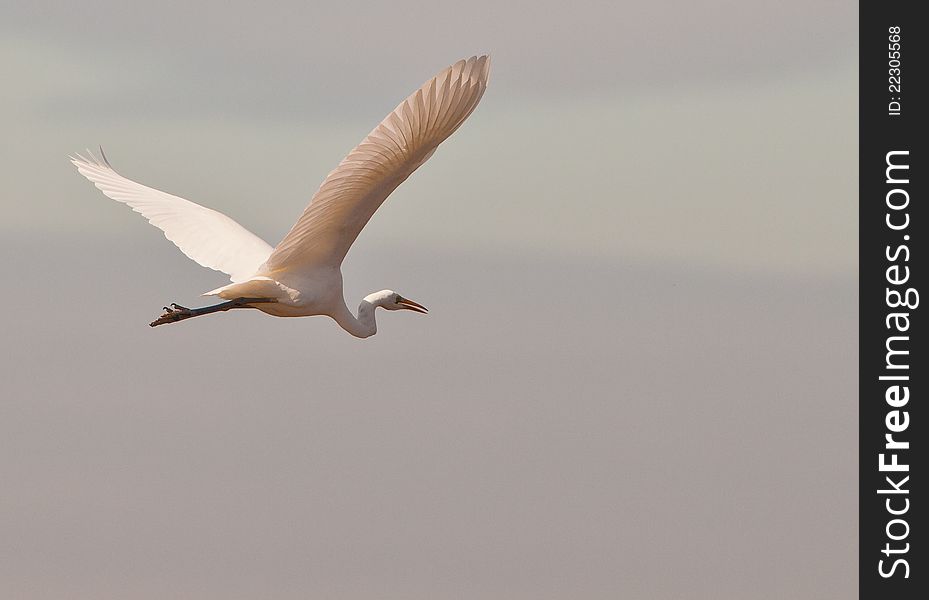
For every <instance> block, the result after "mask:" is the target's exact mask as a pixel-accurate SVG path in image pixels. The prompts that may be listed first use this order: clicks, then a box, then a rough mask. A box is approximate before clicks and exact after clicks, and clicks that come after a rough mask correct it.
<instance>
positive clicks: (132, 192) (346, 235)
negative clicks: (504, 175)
mask: <svg viewBox="0 0 929 600" xmlns="http://www.w3.org/2000/svg"><path fill="white" fill-rule="evenodd" d="M489 71H490V58H489V57H488V56H480V57H471V58H470V59H468V60H460V61H458V62H457V63H455V64H454V65H452V66H450V67H448V68H446V69H444V70H443V71H441V72H440V73H439V74H438V75H436V76H435V77H434V78H432V79H431V80H429V81H428V82H426V83H425V84H424V85H423V86H422V87H421V88H419V89H418V90H417V91H416V92H414V93H413V94H411V95H410V96H409V97H408V98H407V99H406V100H404V101H403V102H401V103H400V105H399V106H397V108H396V109H394V111H393V112H391V113H390V114H389V115H387V117H386V118H385V119H384V120H383V121H382V122H381V123H380V125H378V126H377V127H375V128H374V130H373V131H372V132H371V133H369V134H368V136H367V137H366V138H365V139H364V140H363V141H362V142H361V143H360V144H359V145H358V146H357V147H355V149H354V150H352V151H351V152H350V153H349V154H348V156H346V157H345V159H344V160H342V162H341V163H340V164H339V166H338V167H337V168H336V169H335V170H334V171H332V172H331V173H329V175H328V177H326V180H325V181H324V182H323V184H322V185H321V186H320V188H319V190H318V191H317V192H316V194H315V195H314V196H313V199H312V200H311V201H310V204H309V206H307V208H306V210H304V211H303V214H302V215H301V216H300V218H299V219H297V222H296V223H295V224H294V226H293V227H292V228H291V230H290V232H289V233H288V234H287V235H286V236H284V239H283V240H281V242H280V243H279V244H278V245H277V247H276V248H272V247H271V246H270V245H269V244H267V243H266V242H265V241H264V240H262V239H261V238H259V237H258V236H256V235H255V234H253V233H251V232H250V231H248V230H247V229H245V228H244V227H242V226H241V225H239V224H238V223H237V222H235V221H234V220H232V219H230V218H229V217H227V216H226V215H224V214H222V213H220V212H217V211H215V210H211V209H209V208H206V207H203V206H200V205H199V204H195V203H193V202H190V201H189V200H184V199H183V198H179V197H177V196H172V195H171V194H167V193H164V192H161V191H158V190H156V189H153V188H150V187H147V186H144V185H141V184H139V183H136V182H134V181H131V180H129V179H126V178H125V177H123V176H122V175H120V174H119V173H117V172H116V171H115V170H114V169H113V167H112V166H110V164H109V162H108V161H107V160H106V157H105V156H103V155H102V151H101V158H100V159H99V160H98V159H96V158H95V157H94V156H93V155H88V156H86V157H85V156H82V155H77V156H75V157H72V159H71V161H72V162H73V163H74V165H75V166H77V169H78V171H79V172H80V173H81V175H83V176H84V177H86V178H87V179H89V180H90V181H92V182H93V183H94V185H96V186H97V188H99V189H100V191H102V192H103V193H104V194H105V195H106V196H108V197H110V198H112V199H113V200H117V201H119V202H123V203H125V204H128V205H129V206H131V207H132V209H133V210H135V211H136V212H138V213H141V214H142V215H143V216H144V217H145V218H146V219H148V221H149V222H150V223H151V224H152V225H154V226H156V227H158V228H159V229H161V230H162V231H164V234H165V237H166V238H168V239H169V240H171V241H172V242H174V244H175V245H176V246H177V247H178V248H180V250H181V251H182V252H183V253H184V254H186V255H187V256H188V257H190V258H191V259H193V260H194V261H196V262H197V263H199V264H201V265H203V266H204V267H209V268H211V269H216V270H218V271H222V272H224V273H226V274H228V275H229V277H230V279H231V280H232V283H231V284H230V285H227V286H224V287H221V288H218V289H216V290H212V291H211V292H207V294H208V295H217V296H219V297H221V298H224V299H227V300H229V302H225V303H222V304H219V305H215V306H212V307H205V308H199V309H187V308H184V307H179V306H177V305H173V306H174V307H175V308H173V309H166V312H165V314H164V315H162V317H160V318H159V319H158V320H156V321H155V322H153V323H152V325H153V326H154V325H160V324H162V323H170V322H174V321H179V320H182V319H186V318H189V317H193V316H198V315H201V314H208V313H210V312H217V311H222V310H229V309H231V308H257V309H259V310H261V311H264V312H266V313H268V314H271V315H275V316H294V317H296V316H310V315H328V316H330V317H332V318H333V319H335V320H336V321H337V322H338V323H339V325H341V326H342V327H343V328H344V329H346V331H348V332H349V333H351V334H352V335H355V336H357V337H368V336H370V335H373V334H374V333H375V332H376V331H377V326H376V323H375V320H374V309H375V308H377V307H378V306H380V307H383V308H385V309H387V310H401V309H407V310H415V311H417V312H425V309H424V308H423V307H422V306H420V305H419V304H416V303H415V302H412V301H410V300H407V299H405V298H403V297H401V296H400V295H399V294H397V293H395V292H392V291H390V290H384V291H382V292H376V293H374V294H370V295H369V296H366V297H365V299H364V300H362V302H361V305H360V307H359V310H358V316H357V317H356V316H355V315H353V314H352V313H351V312H350V311H349V310H348V308H347V307H346V305H345V301H344V299H343V296H342V274H341V264H342V260H343V259H344V258H345V255H346V253H347V252H348V250H349V248H350V247H351V245H352V243H354V241H355V239H356V238H357V237H358V234H359V233H360V232H361V230H362V229H363V228H364V226H365V225H366V224H367V222H368V220H369V219H370V218H371V216H372V215H373V214H374V213H375V211H377V209H378V207H380V205H381V204H383V202H384V200H386V199H387V196H389V195H390V193H391V192H393V191H394V189H396V188H397V186H398V185H400V184H401V183H403V181H405V180H406V179H407V177H409V176H410V175H411V174H412V173H413V171H415V170H416V169H417V168H418V167H419V166H420V165H422V164H423V163H424V162H426V160H428V159H429V157H430V156H432V153H433V152H435V149H436V147H437V146H438V145H439V144H440V143H442V142H443V141H445V140H446V139H447V138H448V137H449V136H450V135H451V134H452V133H454V131H455V130H456V129H458V127H459V126H460V125H461V124H462V123H463V122H464V121H465V119H467V118H468V116H469V115H470V114H471V112H472V111H474V109H475V108H476V107H477V104H478V102H480V99H481V96H482V95H483V94H484V90H485V89H486V88H487V80H488V76H489Z"/></svg>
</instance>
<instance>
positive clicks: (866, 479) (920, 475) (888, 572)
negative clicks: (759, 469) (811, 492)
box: [859, 0, 929, 600]
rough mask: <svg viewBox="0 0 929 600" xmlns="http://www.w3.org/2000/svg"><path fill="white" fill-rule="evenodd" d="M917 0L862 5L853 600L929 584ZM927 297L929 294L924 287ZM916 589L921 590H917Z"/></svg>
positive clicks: (924, 155) (922, 29) (921, 65)
mask: <svg viewBox="0 0 929 600" xmlns="http://www.w3.org/2000/svg"><path fill="white" fill-rule="evenodd" d="M919 8H925V7H924V6H921V4H920V3H917V2H911V3H904V2H876V1H873V0H872V1H866V2H863V3H862V4H861V7H860V25H859V35H860V46H859V47H860V75H859V90H860V104H859V124H860V151H859V191H860V198H859V203H860V210H859V219H860V246H859V258H860V260H859V264H860V279H859V281H860V283H859V286H860V287H859V294H860V296H859V298H860V313H859V319H860V350H861V351H860V354H859V356H860V369H859V374H860V378H861V379H860V398H859V416H860V424H859V435H860V441H859V443H860V450H859V453H860V454H859V461H860V462H859V469H860V480H859V483H860V487H859V495H860V496H859V507H860V518H859V526H860V530H859V543H860V547H859V569H860V571H859V578H860V590H861V592H860V594H861V598H874V599H885V598H886V599H895V600H903V599H906V598H926V597H927V596H925V594H926V591H925V590H927V589H929V564H927V563H926V560H927V556H929V553H927V551H926V544H929V532H927V531H926V526H927V525H926V524H927V519H926V515H927V514H929V506H927V503H929V497H927V495H926V494H925V492H923V493H917V492H916V491H915V490H916V489H917V488H918V489H923V490H925V489H929V486H927V483H929V465H927V462H926V460H925V458H924V457H925V450H924V447H925V445H926V444H929V426H927V424H926V421H927V419H929V411H927V410H926V408H925V407H924V406H923V405H924V404H925V403H927V402H929V396H927V395H929V369H927V367H929V365H927V363H926V360H925V354H924V352H923V351H922V349H923V348H925V346H926V344H925V340H924V338H925V337H926V336H927V335H929V328H927V327H926V325H925V324H924V321H925V318H924V317H922V313H923V312H925V311H924V310H923V309H922V307H921V304H922V302H923V301H925V302H929V295H927V296H926V297H925V298H922V297H921V295H920V292H922V291H924V289H925V286H924V283H925V282H926V281H929V277H927V271H929V260H926V248H927V245H926V239H925V238H926V236H927V235H929V223H927V219H929V211H927V210H926V208H925V204H926V203H927V202H929V198H927V196H926V194H927V190H929V187H927V185H926V180H927V178H929V168H927V165H929V152H926V150H925V147H926V139H925V136H926V133H927V131H926V128H925V126H924V123H925V119H924V113H925V112H926V111H929V97H927V95H926V93H925V89H926V86H925V84H924V81H925V79H926V78H927V77H929V61H927V60H926V52H925V48H926V40H927V35H929V22H926V20H925V19H922V21H921V20H920V19H918V18H917V16H916V10H917V9H919ZM927 294H929V291H927ZM917 589H921V591H922V594H917V592H916V590H917Z"/></svg>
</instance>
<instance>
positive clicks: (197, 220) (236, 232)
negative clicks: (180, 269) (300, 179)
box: [71, 149, 273, 282]
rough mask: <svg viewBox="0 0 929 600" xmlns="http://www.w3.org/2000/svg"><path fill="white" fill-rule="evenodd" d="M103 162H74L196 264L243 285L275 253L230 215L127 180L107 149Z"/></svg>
mask: <svg viewBox="0 0 929 600" xmlns="http://www.w3.org/2000/svg"><path fill="white" fill-rule="evenodd" d="M100 156H101V159H100V160H97V158H96V157H95V156H94V155H93V154H90V153H89V152H88V156H87V157H84V156H81V155H80V154H78V155H76V156H72V157H71V162H72V163H73V164H74V165H75V166H76V167H77V170H78V172H79V173H80V174H81V175H83V176H84V177H86V178H87V179H89V180H90V181H92V182H93V184H94V185H95V186H97V188H98V189H99V190H100V191H101V192H103V193H104V194H106V195H107V196H108V197H110V198H112V199H113V200H116V201H118V202H122V203H123V204H128V205H129V206H131V207H132V210H134V211H136V212H137V213H141V214H142V216H143V217H145V218H146V219H148V222H149V223H151V224H152V225H154V226H155V227H157V228H158V229H161V230H162V231H163V232H164V234H165V237H166V238H168V239H169V240H171V241H172V242H174V245H175V246H177V247H178V248H180V250H181V252H183V253H184V254H186V255H187V256H188V257H189V258H191V259H192V260H194V261H196V262H197V263H199V264H201V265H203V266H204V267H208V268H210V269H215V270H217V271H222V272H223V273H226V274H227V275H229V277H230V278H231V279H232V281H234V282H238V281H244V280H246V279H248V278H249V277H250V276H252V275H254V274H255V272H256V271H257V270H258V267H260V266H261V265H262V264H263V263H264V262H265V261H266V260H267V259H268V256H270V254H271V251H272V250H273V248H271V246H270V245H268V243H267V242H265V241H264V240H262V239H261V238H259V237H258V236H256V235H255V234H254V233H252V232H250V231H249V230H247V229H245V228H244V227H242V226H241V225H239V224H238V223H236V222H235V221H233V220H232V219H230V218H229V217H227V216H226V215H224V214H222V213H220V212H217V211H215V210H211V209H209V208H206V207H204V206H200V205H199V204H194V203H193V202H190V201H189V200H184V199H183V198H178V197H177V196H172V195H171V194H166V193H164V192H160V191H158V190H156V189H153V188H150V187H146V186H144V185H142V184H140V183H136V182H134V181H132V180H129V179H126V178H125V177H123V176H122V175H120V174H119V173H117V172H116V171H115V170H114V169H113V167H112V166H110V163H109V162H108V161H107V159H106V156H104V155H103V150H102V149H101V150H100Z"/></svg>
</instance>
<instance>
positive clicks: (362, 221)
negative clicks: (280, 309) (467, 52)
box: [267, 56, 490, 272]
mask: <svg viewBox="0 0 929 600" xmlns="http://www.w3.org/2000/svg"><path fill="white" fill-rule="evenodd" d="M489 72H490V57H488V56H481V57H471V58H469V59H468V60H460V61H458V62H457V63H455V64H454V65H452V66H450V67H448V68H447V69H445V70H444V71H442V72H441V73H439V74H438V75H436V76H435V77H434V78H433V79H432V80H430V81H428V82H426V84H425V85H423V86H422V87H421V88H419V89H418V90H417V91H416V92H414V93H413V94H412V95H411V96H410V97H409V98H407V99H406V100H404V101H403V102H401V103H400V105H399V106H398V107H397V108H396V109H394V111H393V112H392V113H390V114H389V115H387V118H386V119H384V120H383V121H382V122H381V124H380V125H378V126H377V127H376V128H375V129H374V131H372V132H371V133H369V134H368V137H366V138H365V139H364V141H362V142H361V144H359V145H358V146H357V147H356V148H355V149H354V150H352V151H351V152H350V153H349V155H348V156H346V157H345V159H344V160H343V161H342V162H341V164H339V166H338V167H337V168H336V169H335V170H334V171H333V172H331V173H330V174H329V176H328V177H326V180H325V181H324V182H323V184H322V186H320V188H319V191H317V192H316V195H315V196H313V199H312V200H311V201H310V205H309V206H307V208H306V210H304V211H303V214H302V215H301V216H300V218H299V219H298V220H297V222H296V223H295V224H294V226H293V228H292V229H291V230H290V232H289V233H288V234H287V235H286V236H285V237H284V239H283V240H281V243H280V244H278V246H277V248H275V249H274V252H273V253H272V254H271V257H270V258H269V259H268V264H267V270H268V271H270V272H274V271H282V270H289V269H299V268H301V267H307V266H310V265H314V266H315V265H327V266H335V267H337V266H339V265H340V264H341V263H342V259H344V258H345V255H346V254H347V253H348V249H349V248H350V247H351V245H352V243H354V241H355V238H357V237H358V234H359V233H360V232H361V230H362V229H363V228H364V226H365V225H366V224H367V222H368V220H369V219H370V218H371V215H373V214H374V212H375V211H376V210H377V209H378V207H379V206H380V205H381V204H383V202H384V200H385V199H387V196H389V195H390V193H391V192H392V191H394V189H396V187H397V186H398V185H400V184H401V183H403V181H404V180H405V179H406V178H407V177H409V176H410V175H411V174H412V173H413V171H415V170H416V169H417V168H418V167H419V166H420V165H421V164H423V163H424V162H426V160H427V159H428V158H429V157H430V156H432V153H433V152H435V149H436V147H437V146H438V145H439V144H440V143H442V142H443V141H445V139H446V138H448V136H450V135H451V134H452V133H454V131H455V130H456V129H458V127H459V126H460V125H461V124H462V123H463V122H464V120H465V119H467V118H468V115H470V114H471V112H472V111H473V110H474V108H475V107H476V106H477V103H478V102H479V101H480V99H481V96H482V95H483V94H484V90H485V89H487V77H488V75H489Z"/></svg>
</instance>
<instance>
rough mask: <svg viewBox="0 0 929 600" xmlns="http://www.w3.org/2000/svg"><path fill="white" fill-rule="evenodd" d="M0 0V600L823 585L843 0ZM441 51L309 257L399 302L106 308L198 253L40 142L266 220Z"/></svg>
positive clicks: (842, 168) (846, 484) (847, 323)
mask: <svg viewBox="0 0 929 600" xmlns="http://www.w3.org/2000/svg"><path fill="white" fill-rule="evenodd" d="M0 7H2V9H0V75H2V78H3V92H2V93H0V115H2V116H0V124H2V126H3V131H4V135H5V137H6V143H4V144H0V164H3V165H4V166H3V173H4V192H3V194H2V195H0V214H2V215H3V216H2V218H0V257H2V260H0V298H2V301H0V302H2V305H0V307H2V309H3V313H4V319H3V325H2V330H0V331H2V338H0V339H2V340H3V341H2V348H3V351H4V353H5V359H4V360H3V361H0V481H2V482H3V483H2V491H0V596H3V597H15V598H28V599H32V598H36V599H38V598H42V599H45V598H49V599H50V598H62V597H67V598H87V599H91V598H93V599H98V598H116V597H118V598H127V599H153V600H154V599H161V598H166V597H170V598H191V599H193V598H198V599H201V598H224V599H236V598H243V599H244V598H256V597H260V598H307V597H311V598H319V597H324V598H351V599H354V598H398V599H399V598H404V599H409V598H423V599H426V598H429V599H434V598H500V599H504V598H506V599H515V598H526V599H530V598H531V599H541V598H552V599H554V598H570V597H574V598H655V599H664V598H682V597H685V598H708V599H709V598H713V599H718V598H739V599H743V598H817V599H818V598H848V597H852V596H853V594H855V593H856V591H857V453H856V448H857V412H856V411H857V381H856V377H857V347H856V344H857V267H858V265H857V248H858V246H857V203H858V192H857V169H858V165H857V159H858V154H857V136H858V125H857V110H858V100H857V93H858V63H857V29H858V22H857V16H858V7H857V4H856V3H851V2H799V1H794V0H790V1H788V2H782V3H776V4H775V3H766V2H722V1H698V2H689V3H682V2H582V1H579V2H571V3H553V4H550V5H548V4H544V3H539V2H532V3H529V2H525V3H521V2H510V3H505V5H503V6H499V5H498V4H497V3H494V2H489V1H483V0H481V1H475V2H469V3H467V4H464V3H449V2H436V1H432V2H422V3H418V2H417V3H413V2H393V3H383V4H381V5H371V4H365V3H358V2H339V3H329V4H326V5H318V4H317V5H314V4H310V3H302V2H279V3H275V4H274V5H273V8H269V5H267V4H265V3H257V2H255V3H246V2H238V3H227V2H199V3H196V6H189V5H188V4H186V3H182V2H158V3H151V4H145V5H140V4H135V3H126V2H109V1H106V2H83V3H75V4H73V5H71V6H62V5H59V4H53V3H48V4H47V5H45V6H42V3H33V4H31V5H29V6H26V5H25V3H16V4H14V3H12V2H6V1H5V0H2V1H0ZM482 52H491V53H492V54H493V61H494V66H493V72H492V76H491V83H490V87H489V89H488V91H487V93H486V94H485V96H484V99H483V101H482V103H481V105H480V107H479V108H478V110H477V111H476V112H475V113H474V114H473V115H472V117H471V118H470V119H469V120H468V122H467V123H466V124H465V125H464V126H463V127H462V128H461V129H460V130H459V131H458V132H457V133H456V134H455V135H454V136H453V137H452V139H450V140H449V141H448V142H447V143H446V144H445V145H443V146H442V147H441V148H440V150H439V151H438V152H437V153H436V155H435V156H434V157H433V158H432V159H431V160H430V161H429V163H428V164H427V165H425V167H424V168H423V169H421V171H419V172H417V173H416V174H415V175H414V176H413V177H411V178H410V180H409V181H408V182H406V183H405V184H404V185H403V186H401V188H400V189H399V190H398V191H397V192H396V193H395V194H394V195H393V196H392V197H391V199H390V200H389V201H388V202H387V203H386V205H385V206H384V207H383V208H382V210H381V211H380V212H379V213H378V214H377V215H375V217H374V219H373V220H372V222H371V223H370V225H369V226H368V228H367V229H366V230H365V231H364V233H363V234H362V236H361V238H360V239H359V240H358V242H357V244H356V245H355V247H354V248H353V250H352V252H351V253H350V254H349V256H348V259H347V261H346V264H345V267H344V272H345V280H346V297H347V299H348V303H349V305H350V306H355V305H356V304H357V301H358V299H360V297H361V296H363V295H364V294H366V293H369V292H371V291H374V290H379V289H382V288H385V287H389V288H392V289H396V290H398V291H399V292H401V293H403V294H404V295H408V296H409V297H411V298H414V299H416V300H417V301H420V302H422V303H423V304H425V305H427V306H429V307H430V309H431V313H430V315H429V316H427V317H420V316H417V315H413V314H395V313H383V312H382V313H379V315H378V316H379V322H378V325H379V333H378V335H377V336H375V337H374V338H371V339H369V340H365V341H360V340H355V339H353V338H350V337H349V336H348V335H347V334H345V333H344V332H342V331H341V330H339V329H338V327H337V326H336V325H335V324H334V323H333V322H331V321H329V320H326V319H321V318H314V319H296V320H294V319H272V318H270V317H266V316H264V315H260V314H251V313H246V312H242V313H228V314H223V315H219V316H215V317H209V318H204V319H197V320H195V321H192V322H188V323H184V324H181V325H177V326H170V327H162V328H158V329H155V330H152V329H150V328H149V327H147V325H146V324H147V323H148V322H149V321H150V320H152V319H153V318H154V317H156V316H157V315H158V314H159V313H160V308H161V306H162V305H163V304H165V303H167V302H170V301H177V302H180V303H182V304H186V305H191V304H197V303H199V302H201V299H199V298H198V297H197V295H198V294H199V293H200V292H202V291H204V290H207V289H212V288H214V287H217V286H218V285H221V284H222V283H223V277H222V275H221V274H217V273H215V272H212V271H209V270H206V269H202V268H200V267H198V266H197V265H196V264H194V263H192V262H190V261H189V260H188V259H187V258H186V257H184V256H183V255H182V254H180V252H178V251H177V249H175V248H174V247H173V246H172V245H171V244H170V243H168V242H166V241H165V240H164V238H163V237H162V236H161V234H160V233H159V232H158V231H157V230H155V229H154V228H152V227H151V226H149V225H147V224H146V223H145V222H144V220H143V219H141V218H140V217H139V216H138V215H135V214H133V213H132V212H131V211H129V210H128V209H126V207H124V206H120V205H119V204H118V203H116V202H113V201H111V200H108V199H106V198H105V197H103V196H102V194H100V193H99V192H98V191H97V190H95V189H94V188H93V186H92V185H91V184H89V183H88V182H87V181H85V180H84V179H83V178H82V177H80V176H79V175H77V174H76V172H75V170H74V169H73V167H72V166H71V165H70V164H69V163H68V162H67V155H68V154H70V153H73V152H75V151H80V150H82V149H83V148H85V147H88V146H89V147H92V148H95V147H96V145H97V144H103V146H104V147H105V148H106V150H107V154H108V156H109V158H110V160H111V161H112V162H113V164H114V165H115V166H116V167H117V168H118V169H119V170H120V171H121V172H122V173H123V174H125V175H126V176H128V177H131V178H133V179H136V180H138V181H140V182H142V183H145V184H148V185H152V186H154V187H158V188H160V189H163V190H165V191H169V192H172V193H175V194H178V195H181V196H184V197H187V198H189V199H191V200H193V201H195V202H199V203H202V204H205V205H207V206H209V207H211V208H215V209H218V210H221V211H223V212H225V213H227V214H229V215H230V216H232V217H233V218H235V219H237V220H239V221H240V222H241V223H242V224H243V225H245V226H246V227H248V228H250V229H252V230H254V231H255V232H256V233H258V234H259V235H261V236H262V237H264V238H265V239H267V240H268V241H269V242H271V243H272V244H273V243H276V242H277V241H278V240H279V239H280V238H281V237H282V236H283V234H284V233H286V231H287V230H288V229H289V227H290V225H291V224H292V222H293V220H294V219H295V218H296V216H297V215H298V214H299V213H300V212H301V211H302V209H303V207H304V206H305V204H306V202H307V201H308V200H309V198H310V196H311V195H312V193H313V191H315V189H316V188H317V186H318V185H319V183H320V182H321V181H322V179H323V177H324V176H325V175H326V173H327V172H328V171H329V170H331V169H332V168H333V167H335V165H336V164H338V162H339V160H341V158H342V156H344V154H345V153H346V152H347V151H348V150H349V149H351V147H352V146H353V145H355V144H356V143H358V142H359V141H360V140H361V139H362V137H363V136H364V135H365V134H366V133H367V132H368V131H369V130H370V129H371V128H372V127H373V126H374V125H375V124H377V122H379V121H380V119H381V118H383V116H384V115H385V114H387V112H388V111H389V110H391V109H392V108H393V107H394V106H395V105H396V104H397V103H398V102H399V101H400V100H402V99H403V98H404V97H405V96H406V95H407V94H408V93H410V92H411V91H412V90H414V89H415V88H416V87H417V86H419V85H420V84H421V83H422V82H423V81H425V80H427V79H428V78H429V77H431V76H432V75H433V74H434V73H435V72H437V71H438V70H440V69H441V68H442V67H444V66H446V65H447V64H449V63H451V62H453V61H454V60H456V59H458V58H461V57H465V56H469V55H471V54H477V53H482Z"/></svg>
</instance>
